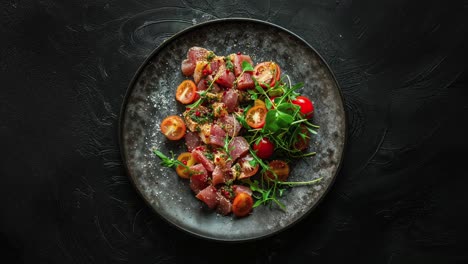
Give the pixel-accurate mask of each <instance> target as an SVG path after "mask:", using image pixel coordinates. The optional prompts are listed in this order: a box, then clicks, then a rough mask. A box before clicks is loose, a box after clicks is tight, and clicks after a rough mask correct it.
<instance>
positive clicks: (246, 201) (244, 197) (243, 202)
mask: <svg viewBox="0 0 468 264" xmlns="http://www.w3.org/2000/svg"><path fill="white" fill-rule="evenodd" d="M252 207H253V199H252V196H250V195H249V194H247V193H239V194H237V195H236V197H235V198H234V201H233V202H232V212H233V213H234V215H235V216H237V217H243V216H246V215H248V214H249V213H250V212H251V211H252Z"/></svg>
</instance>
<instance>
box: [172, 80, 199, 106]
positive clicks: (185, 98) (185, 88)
mask: <svg viewBox="0 0 468 264" xmlns="http://www.w3.org/2000/svg"><path fill="white" fill-rule="evenodd" d="M196 95H197V86H196V85H195V83H194V82H193V81H191V80H185V81H183V82H182V83H181V84H179V86H178V87H177V91H176V99H177V101H179V102H181V103H183V104H190V103H192V102H193V101H194V100H195V97H196Z"/></svg>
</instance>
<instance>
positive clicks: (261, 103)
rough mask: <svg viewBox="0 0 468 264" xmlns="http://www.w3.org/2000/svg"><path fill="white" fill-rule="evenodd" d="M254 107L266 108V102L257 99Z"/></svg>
mask: <svg viewBox="0 0 468 264" xmlns="http://www.w3.org/2000/svg"><path fill="white" fill-rule="evenodd" d="M254 106H263V107H266V106H265V102H263V101H262V100H260V99H256V100H255V101H254Z"/></svg>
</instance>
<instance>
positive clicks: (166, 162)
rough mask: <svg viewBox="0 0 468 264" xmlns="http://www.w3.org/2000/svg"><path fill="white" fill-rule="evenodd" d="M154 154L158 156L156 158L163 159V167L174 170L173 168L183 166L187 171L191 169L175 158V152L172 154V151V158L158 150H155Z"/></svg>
mask: <svg viewBox="0 0 468 264" xmlns="http://www.w3.org/2000/svg"><path fill="white" fill-rule="evenodd" d="M153 153H154V154H156V156H158V157H159V158H160V159H161V163H160V164H161V166H164V167H168V168H172V167H175V166H179V165H180V166H182V167H184V168H186V169H189V167H188V166H187V165H185V164H184V163H182V162H181V161H179V160H177V159H175V158H174V152H172V151H171V156H172V157H171V158H169V157H168V156H166V155H164V153H162V152H161V151H159V150H157V149H153Z"/></svg>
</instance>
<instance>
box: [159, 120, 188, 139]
mask: <svg viewBox="0 0 468 264" xmlns="http://www.w3.org/2000/svg"><path fill="white" fill-rule="evenodd" d="M186 130H187V128H186V127H185V123H184V120H182V118H180V116H176V115H173V116H168V117H166V118H165V119H164V120H163V121H162V122H161V132H162V133H163V134H164V135H165V136H166V137H167V139H169V140H179V139H181V138H183V137H184V136H185V131H186Z"/></svg>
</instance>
